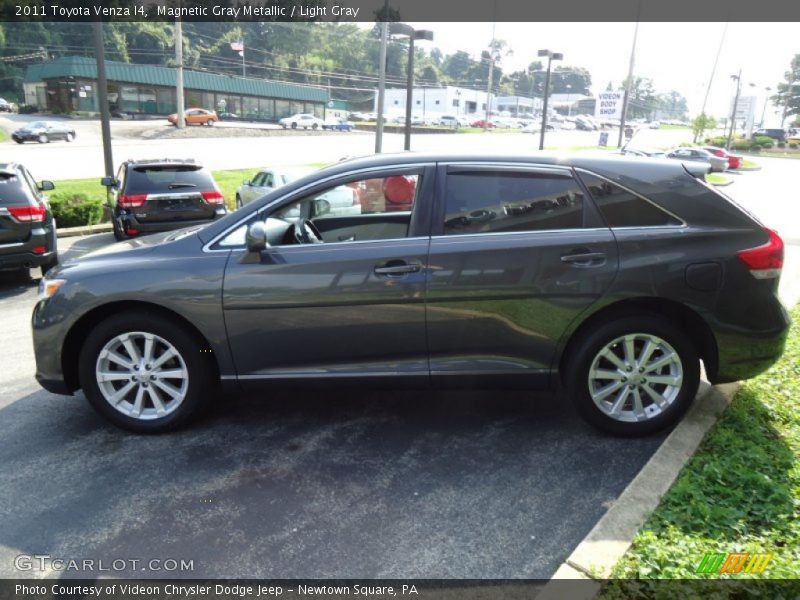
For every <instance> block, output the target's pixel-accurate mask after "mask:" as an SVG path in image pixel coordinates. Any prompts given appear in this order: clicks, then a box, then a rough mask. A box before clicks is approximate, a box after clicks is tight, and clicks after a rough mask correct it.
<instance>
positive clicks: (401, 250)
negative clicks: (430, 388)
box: [220, 163, 435, 385]
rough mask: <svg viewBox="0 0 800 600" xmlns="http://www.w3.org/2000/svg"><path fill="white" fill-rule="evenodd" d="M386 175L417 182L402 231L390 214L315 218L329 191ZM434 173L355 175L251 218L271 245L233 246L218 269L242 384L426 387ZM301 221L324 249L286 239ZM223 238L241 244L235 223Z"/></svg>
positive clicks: (410, 170)
mask: <svg viewBox="0 0 800 600" xmlns="http://www.w3.org/2000/svg"><path fill="white" fill-rule="evenodd" d="M394 175H408V176H413V177H416V178H417V181H418V185H417V187H416V196H417V197H416V202H414V210H413V211H410V212H408V213H406V214H405V225H403V224H401V223H400V221H402V220H403V216H404V215H399V214H398V213H392V214H390V215H385V216H383V215H381V214H367V215H351V216H347V217H333V216H330V215H328V216H325V215H317V214H316V213H315V212H314V211H315V207H318V206H322V205H323V204H324V202H321V201H318V200H317V198H319V197H324V195H325V194H326V193H329V192H330V190H333V189H337V188H338V187H339V186H343V185H347V184H352V185H360V184H361V183H362V182H364V181H366V180H367V179H375V178H385V177H390V176H394ZM434 176H435V169H434V167H433V165H431V164H413V163H412V164H409V165H406V166H403V167H393V168H391V169H388V170H387V169H378V170H369V171H362V172H360V173H359V174H358V175H355V176H350V177H347V176H342V177H337V178H335V179H331V180H328V181H327V182H325V183H324V184H319V185H316V186H311V187H306V188H304V189H303V191H299V192H295V193H293V194H292V195H290V196H287V198H286V200H285V201H283V202H280V204H279V207H275V208H271V209H269V210H268V211H266V210H265V211H263V212H261V213H260V214H259V215H258V216H257V217H253V218H259V219H261V218H266V223H267V225H268V229H269V231H270V232H272V231H276V230H277V231H279V234H278V235H277V238H276V237H275V235H274V234H272V233H271V234H270V235H271V238H270V244H271V245H270V246H269V247H268V248H267V249H266V250H264V251H262V252H261V253H259V254H258V255H253V253H249V252H248V251H247V250H244V249H242V248H241V247H239V248H237V249H235V250H234V251H233V252H232V253H231V256H230V259H229V260H228V264H227V267H226V271H225V281H224V285H223V298H222V301H223V309H224V315H225V324H226V327H227V330H228V339H229V343H230V347H231V351H232V353H233V357H234V360H235V363H236V368H237V372H238V376H239V379H240V381H242V382H243V383H248V382H249V383H251V384H254V385H256V384H259V383H263V382H265V381H269V380H274V379H276V378H278V379H287V378H289V379H292V378H303V379H308V378H353V377H365V376H366V377H372V378H379V377H384V376H396V375H402V376H405V377H404V378H403V381H414V382H416V383H419V382H420V381H423V382H425V383H427V381H428V355H427V347H426V338H425V304H424V290H425V280H426V259H427V254H428V245H429V242H430V236H429V222H430V206H431V204H430V198H431V192H432V189H433V179H434ZM299 215H302V216H303V217H305V218H311V219H312V220H313V222H314V224H315V225H316V226H317V227H318V228H319V230H320V231H321V232H322V237H323V239H324V240H325V243H319V244H289V243H286V242H287V239H290V238H291V236H292V233H293V230H292V229H291V224H292V223H297V222H298V221H299V219H298V216H299ZM287 224H288V225H289V227H290V228H289V229H288V230H287V228H286V227H287ZM284 232H285V233H286V234H287V235H288V238H287V235H284ZM231 235H232V236H233V237H232V238H231V239H233V240H234V243H235V242H236V239H237V238H236V236H238V240H239V243H241V239H242V237H243V235H244V233H243V230H242V227H240V228H239V229H238V230H237V231H235V232H234V233H233V234H231ZM226 245H230V242H226V241H225V240H223V241H222V242H220V247H221V248H224V247H225V246H226Z"/></svg>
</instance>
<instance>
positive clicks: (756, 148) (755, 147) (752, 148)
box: [750, 144, 761, 153]
mask: <svg viewBox="0 0 800 600" xmlns="http://www.w3.org/2000/svg"><path fill="white" fill-rule="evenodd" d="M750 152H756V153H757V152H761V146H759V145H758V144H753V145H752V146H750Z"/></svg>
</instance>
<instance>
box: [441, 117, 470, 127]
mask: <svg viewBox="0 0 800 600" xmlns="http://www.w3.org/2000/svg"><path fill="white" fill-rule="evenodd" d="M436 124H437V125H441V126H442V127H468V126H469V123H468V122H467V120H466V119H464V118H463V117H458V116H456V115H442V116H440V117H439V120H438V122H437V123H436Z"/></svg>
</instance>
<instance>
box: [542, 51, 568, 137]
mask: <svg viewBox="0 0 800 600" xmlns="http://www.w3.org/2000/svg"><path fill="white" fill-rule="evenodd" d="M538 55H539V56H546V57H547V75H546V76H545V81H544V98H543V102H542V130H541V131H540V132H539V150H544V132H545V131H546V130H547V100H548V98H549V96H550V67H551V66H552V64H553V61H554V60H562V59H563V58H564V55H563V54H561V53H560V52H551V51H550V50H539V54H538Z"/></svg>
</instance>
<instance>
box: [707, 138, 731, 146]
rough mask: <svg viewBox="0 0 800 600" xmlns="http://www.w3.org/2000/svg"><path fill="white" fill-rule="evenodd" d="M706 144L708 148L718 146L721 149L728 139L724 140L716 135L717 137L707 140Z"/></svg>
mask: <svg viewBox="0 0 800 600" xmlns="http://www.w3.org/2000/svg"><path fill="white" fill-rule="evenodd" d="M706 143H707V144H708V145H709V146H719V147H721V148H722V147H724V146H725V144H727V143H728V138H726V137H725V136H721V135H718V136H717V137H712V138H709V139H707V140H706Z"/></svg>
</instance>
